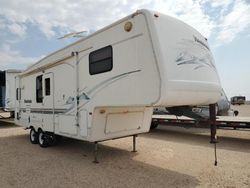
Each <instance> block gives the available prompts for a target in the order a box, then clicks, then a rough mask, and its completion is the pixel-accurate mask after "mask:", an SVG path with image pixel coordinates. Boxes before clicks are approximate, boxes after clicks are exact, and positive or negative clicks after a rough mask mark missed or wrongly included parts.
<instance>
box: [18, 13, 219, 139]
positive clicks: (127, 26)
mask: <svg viewBox="0 0 250 188" xmlns="http://www.w3.org/2000/svg"><path fill="white" fill-rule="evenodd" d="M16 85H17V88H18V91H19V94H18V95H20V96H21V97H20V96H19V97H18V100H17V101H16V124H18V125H20V126H24V127H27V128H33V129H34V130H35V131H39V130H40V131H43V132H48V133H54V134H56V135H62V136H66V137H72V138H75V139H80V140H86V141H91V142H98V141H103V140H108V139H114V138H119V137H124V136H130V135H136V134H139V133H144V132H148V131H149V128H150V123H151V116H152V111H153V107H155V106H180V105H201V104H211V103H215V102H217V100H219V98H220V91H221V86H220V81H219V77H218V73H217V71H216V68H215V66H214V62H213V57H212V55H211V52H210V50H209V47H208V43H207V41H206V39H205V38H204V37H203V36H202V35H201V34H199V33H198V32H197V31H196V30H194V29H193V28H191V27H190V26H188V25H186V24H185V23H183V22H181V21H178V20H176V19H174V18H171V17H168V16H165V15H163V14H159V13H155V12H151V11H148V10H141V11H137V12H136V13H134V14H132V15H129V16H127V17H126V18H124V19H121V20H119V21H117V22H115V23H114V24H112V25H110V26H107V27H105V28H104V29H101V30H100V31H97V32H95V33H94V34H92V35H90V36H88V37H86V38H84V39H81V40H79V41H77V42H75V43H73V44H72V45H69V46H67V47H65V48H63V49H61V50H59V51H57V52H55V53H52V54H50V55H49V56H47V57H45V58H43V59H42V60H40V61H39V62H37V63H36V64H34V65H32V66H30V67H29V68H28V69H27V70H26V71H24V72H22V73H21V74H20V75H19V77H18V78H17V79H16Z"/></svg>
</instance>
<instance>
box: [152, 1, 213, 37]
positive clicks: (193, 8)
mask: <svg viewBox="0 0 250 188" xmlns="http://www.w3.org/2000/svg"><path fill="white" fill-rule="evenodd" d="M203 8H204V7H203V3H202V2H200V1H190V0H176V1H164V0H158V1H157V3H155V7H154V9H155V10H158V11H159V12H163V13H165V14H168V15H170V16H173V17H177V18H179V19H181V20H182V21H184V22H186V23H188V24H189V25H191V26H193V27H194V28H196V29H197V30H198V31H199V32H201V33H202V34H203V35H204V36H205V37H209V36H210V35H211V33H212V31H213V28H214V27H215V23H214V22H213V21H212V19H211V18H210V17H209V16H208V15H207V14H206V13H205V12H204V10H203Z"/></svg>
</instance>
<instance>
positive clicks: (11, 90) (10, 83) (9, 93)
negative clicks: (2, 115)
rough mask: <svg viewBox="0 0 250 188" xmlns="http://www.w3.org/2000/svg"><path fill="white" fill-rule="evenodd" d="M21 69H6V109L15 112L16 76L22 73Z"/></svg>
mask: <svg viewBox="0 0 250 188" xmlns="http://www.w3.org/2000/svg"><path fill="white" fill-rule="evenodd" d="M20 73H21V71H20V70H14V69H9V70H6V71H5V79H6V88H5V107H4V110H5V111H9V112H14V111H15V108H16V85H15V77H16V76H17V75H18V74H20Z"/></svg>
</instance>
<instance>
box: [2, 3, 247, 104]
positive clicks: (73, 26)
mask: <svg viewBox="0 0 250 188" xmlns="http://www.w3.org/2000/svg"><path fill="white" fill-rule="evenodd" d="M142 8H147V9H151V10H155V11H159V12H162V13H165V14H167V15H170V16H173V17H176V18H178V19H180V20H182V21H184V22H186V23H188V24H189V25H191V26H193V27H194V28H196V29H197V30H198V31H199V32H201V33H202V34H203V35H204V36H205V37H207V38H208V40H209V43H210V47H211V50H212V52H213V54H214V57H215V62H216V66H217V69H218V71H219V74H220V78H221V83H222V86H223V88H224V90H225V92H226V94H227V95H228V97H231V96H234V95H245V96H247V99H248V100H250V84H249V83H250V0H223V1H221V0H172V1H171V0H137V1H129V0H95V1H92V0H50V1H49V0H48V1H45V0H37V1H30V0H18V1H15V0H0V70H5V69H13V68H15V69H25V68H26V67H27V66H28V65H30V64H32V63H34V62H36V61H37V60H39V59H41V58H42V57H44V56H46V55H48V54H49V53H51V52H53V51H55V50H57V49H60V48H61V47H63V46H65V45H67V44H69V43H71V42H73V41H74V40H75V39H64V40H58V39H57V38H58V37H60V36H63V35H64V34H67V33H69V32H73V31H82V30H86V31H87V34H89V33H92V32H94V31H96V30H98V29H100V28H102V27H104V26H106V25H108V24H111V23H112V22H114V21H116V20H118V19H120V18H122V17H124V16H126V15H128V14H131V13H133V12H135V11H136V10H138V9H142Z"/></svg>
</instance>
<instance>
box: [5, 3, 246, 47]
mask: <svg viewBox="0 0 250 188" xmlns="http://www.w3.org/2000/svg"><path fill="white" fill-rule="evenodd" d="M0 1H2V2H1V6H0V16H2V17H4V19H5V20H7V21H6V22H5V23H4V24H5V25H4V24H1V23H3V22H2V21H1V20H0V29H4V28H5V27H7V28H9V30H10V31H11V32H12V33H14V34H16V35H17V36H19V37H23V36H25V33H26V32H27V30H28V28H27V24H30V25H33V26H37V28H39V29H40V30H41V31H42V33H44V35H46V36H47V38H51V37H54V38H57V37H60V36H62V35H64V34H66V33H68V32H72V31H82V30H87V31H94V30H98V29H100V28H102V27H104V26H105V25H108V24H110V23H112V22H114V21H116V20H117V19H120V18H122V17H124V16H126V15H128V14H130V13H132V12H134V11H136V10H137V9H142V8H148V9H154V10H156V11H159V12H163V13H165V14H168V15H170V16H173V17H177V18H179V19H181V20H183V21H184V22H186V23H188V24H190V25H191V26H193V27H194V28H196V29H197V30H198V31H200V32H201V33H202V34H203V35H204V36H205V37H207V38H209V37H210V36H212V35H214V36H216V35H218V37H217V41H216V42H217V43H218V44H224V43H227V42H230V41H232V40H233V39H234V38H235V37H236V36H237V35H238V34H239V33H240V32H242V31H244V30H245V29H246V28H247V27H248V25H249V20H250V18H249V16H250V12H249V4H247V3H246V1H244V0H223V1H219V0H172V1H170V0H157V1H154V0H137V1H128V0H116V1H113V0H95V1H92V0H50V1H29V0H19V1H18V3H17V2H16V1H15V0H8V1H3V0H0ZM231 5H234V6H233V8H232V6H231ZM208 8H210V9H214V10H216V11H217V12H216V13H214V12H212V13H211V10H209V11H207V10H206V9H208ZM231 9H232V10H231ZM0 18H1V17H0Z"/></svg>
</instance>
